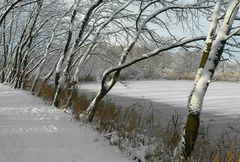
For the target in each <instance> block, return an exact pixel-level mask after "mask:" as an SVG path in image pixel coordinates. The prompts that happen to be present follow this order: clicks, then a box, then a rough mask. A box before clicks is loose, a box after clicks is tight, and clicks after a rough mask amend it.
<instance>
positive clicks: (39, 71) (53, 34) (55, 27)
mask: <svg viewBox="0 0 240 162" xmlns="http://www.w3.org/2000/svg"><path fill="white" fill-rule="evenodd" d="M61 19H62V18H60V19H59V20H58V21H57V22H56V24H55V25H54V27H53V29H52V35H51V38H50V41H49V43H48V45H47V47H46V50H45V53H44V56H43V58H42V61H41V63H40V65H39V66H38V68H37V73H36V76H35V78H34V81H33V84H32V88H31V93H32V94H33V93H34V90H35V87H36V84H37V81H38V79H39V78H40V75H41V72H42V70H43V68H44V65H45V63H46V60H47V57H48V55H49V51H50V48H51V46H52V43H53V40H54V37H55V34H56V29H57V26H58V24H59V22H60V21H61Z"/></svg>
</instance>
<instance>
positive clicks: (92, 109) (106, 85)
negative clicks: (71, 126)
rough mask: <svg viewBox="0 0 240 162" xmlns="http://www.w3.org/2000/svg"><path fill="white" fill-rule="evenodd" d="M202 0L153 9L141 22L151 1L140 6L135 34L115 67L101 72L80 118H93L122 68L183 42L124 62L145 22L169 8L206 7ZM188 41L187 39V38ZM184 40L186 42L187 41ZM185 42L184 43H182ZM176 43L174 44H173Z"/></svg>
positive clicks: (143, 28) (144, 26)
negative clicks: (97, 90)
mask: <svg viewBox="0 0 240 162" xmlns="http://www.w3.org/2000/svg"><path fill="white" fill-rule="evenodd" d="M202 3H204V2H200V3H197V4H192V5H169V6H164V7H163V8H161V9H159V10H157V11H155V12H154V13H152V14H151V15H148V16H147V17H146V18H145V19H144V20H142V22H139V20H141V15H142V13H143V12H144V10H146V9H148V7H149V6H151V4H152V3H150V4H148V5H146V6H145V7H143V6H141V7H140V8H141V11H140V12H139V16H138V18H137V20H136V32H135V35H134V36H133V39H132V40H131V41H130V43H129V44H128V45H127V46H126V47H125V49H124V51H123V53H122V54H121V58H120V60H119V63H118V65H117V66H116V67H112V68H110V69H108V70H106V71H105V72H104V74H103V77H102V83H101V89H100V90H99V92H98V93H97V95H96V96H95V98H94V99H93V100H92V102H91V104H90V105H89V107H88V108H87V110H86V111H85V112H84V113H83V114H81V117H82V118H85V119H86V120H87V121H88V122H91V121H92V120H93V117H94V115H95V113H96V111H97V104H98V103H99V102H100V101H101V99H102V98H103V97H104V96H105V95H106V94H107V93H108V92H109V91H110V90H111V89H112V87H113V86H114V85H115V83H116V82H117V81H118V77H119V75H120V72H121V70H122V69H123V68H125V67H127V66H130V65H132V64H134V63H136V62H138V61H141V60H143V59H146V58H149V57H152V56H155V55H157V54H159V53H160V52H162V51H166V50H168V49H172V48H173V47H179V46H178V44H179V43H180V44H181V43H183V42H184V41H183V42H182V41H179V42H177V43H174V44H171V45H170V46H164V47H162V48H158V49H156V50H155V51H152V53H151V52H150V53H148V54H143V55H142V56H140V57H138V58H136V59H134V60H132V61H131V62H128V63H127V64H125V62H126V60H127V57H128V55H129V53H130V51H131V50H132V48H133V47H134V45H135V44H136V43H137V41H138V39H139V37H140V35H141V34H142V32H143V30H147V29H146V24H147V23H149V22H150V21H151V20H152V19H154V18H155V17H157V16H158V15H160V14H162V13H165V12H167V11H169V10H178V9H180V10H187V9H190V10H191V9H202V8H206V6H201V4H202ZM194 40H199V38H196V39H192V41H194ZM188 41H189V40H188ZM188 41H186V42H188ZM183 44H186V43H183ZM183 44H181V45H183ZM175 45H176V46H175ZM110 74H111V75H112V76H111V77H110V78H111V79H110V81H108V82H107V78H108V77H109V76H110Z"/></svg>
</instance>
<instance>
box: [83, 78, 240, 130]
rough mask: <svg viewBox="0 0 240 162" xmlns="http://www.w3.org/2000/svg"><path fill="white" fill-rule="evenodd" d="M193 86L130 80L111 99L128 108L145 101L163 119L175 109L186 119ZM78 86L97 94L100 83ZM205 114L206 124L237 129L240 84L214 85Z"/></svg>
mask: <svg viewBox="0 0 240 162" xmlns="http://www.w3.org/2000/svg"><path fill="white" fill-rule="evenodd" d="M192 85H193V81H185V80H177V81H176V80H174V81H170V80H160V81H156V80H154V81H128V82H123V83H117V84H116V86H115V87H113V89H112V90H111V91H110V93H109V95H108V98H111V99H112V100H113V101H114V102H116V103H117V104H118V105H124V106H126V107H127V106H129V105H131V104H134V103H136V102H137V100H139V99H143V98H144V99H145V100H147V101H149V102H152V103H153V105H154V108H155V109H157V110H159V111H160V112H161V113H163V116H162V119H161V120H163V121H169V120H170V119H171V116H172V114H173V113H174V111H176V110H177V112H180V113H181V114H183V116H186V113H187V110H186V105H187V100H188V96H189V94H190V91H191V88H192ZM79 87H80V89H82V90H83V91H87V92H96V91H98V90H99V88H100V83H96V82H88V83H81V84H80V85H79ZM202 112H203V113H202V115H201V116H202V117H201V120H202V121H204V122H205V123H209V122H211V123H215V124H217V125H218V126H220V127H223V125H225V126H227V127H228V126H229V125H230V123H231V125H233V126H235V125H236V121H235V120H236V119H239V114H240V83H238V82H220V81H219V82H212V83H211V84H210V86H209V88H208V91H207V94H206V96H205V100H204V104H203V111H202ZM233 121H234V122H233ZM233 123H234V124H233ZM237 125H239V124H237ZM213 127H215V126H213Z"/></svg>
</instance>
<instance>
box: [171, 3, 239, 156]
mask: <svg viewBox="0 0 240 162" xmlns="http://www.w3.org/2000/svg"><path fill="white" fill-rule="evenodd" d="M239 3H240V2H239V0H233V1H232V2H231V4H230V6H229V8H228V10H227V12H226V14H225V17H224V20H223V22H222V24H221V27H220V29H219V31H218V32H217V36H216V39H215V40H214V41H213V45H212V48H211V51H210V54H209V57H208V60H207V62H206V65H205V67H204V69H203V71H202V73H201V75H200V78H199V80H198V82H197V83H196V87H195V89H194V91H193V93H192V96H191V99H190V102H189V107H188V109H189V113H188V118H187V122H186V125H185V128H184V130H183V133H182V138H181V141H180V143H179V146H178V149H177V150H176V151H177V153H176V154H179V155H180V157H181V158H182V159H186V160H187V159H188V158H189V157H190V155H191V152H192V150H193V147H194V144H195V142H196V139H197V134H198V127H199V123H200V122H199V120H200V113H201V110H202V105H203V100H204V96H205V94H206V91H207V88H208V86H209V84H210V81H211V79H212V77H213V75H214V72H215V70H216V67H217V65H218V63H219V62H220V59H221V56H222V53H223V50H224V46H225V44H226V40H227V39H228V35H229V33H230V31H231V27H232V24H233V22H234V19H235V17H236V15H237V11H238V9H239ZM217 5H218V4H217Z"/></svg>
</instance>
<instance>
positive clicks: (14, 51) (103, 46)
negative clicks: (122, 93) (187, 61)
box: [0, 0, 239, 159]
mask: <svg viewBox="0 0 240 162" xmlns="http://www.w3.org/2000/svg"><path fill="white" fill-rule="evenodd" d="M229 3H230V2H228V1H223V2H222V1H220V0H219V1H217V2H215V1H208V0H197V1H196V2H192V3H186V4H185V3H183V2H182V1H180V0H174V1H172V0H161V1H159V0H93V1H88V0H74V1H73V2H72V3H70V2H68V1H66V2H64V1H60V0H55V1H52V0H1V1H0V57H1V60H0V76H1V82H3V83H10V84H11V85H13V86H14V88H23V87H25V86H26V84H28V82H31V83H32V84H31V92H32V94H35V92H36V86H37V84H38V83H39V82H40V81H41V82H43V83H45V84H54V87H55V95H54V101H53V103H52V104H53V105H54V106H56V107H57V106H59V96H60V94H61V93H63V90H64V89H68V90H69V93H68V96H67V97H68V100H67V104H66V107H71V99H72V96H73V93H74V92H75V91H76V90H77V85H78V84H79V76H80V75H81V74H82V73H83V70H86V68H84V67H85V65H86V63H87V62H89V61H90V60H93V58H98V59H97V60H98V62H96V64H101V62H102V61H105V62H109V63H110V64H111V67H110V68H108V69H106V70H105V71H104V73H103V74H102V78H101V88H100V90H99V92H98V93H97V94H96V96H95V98H94V99H93V100H92V102H91V103H90V105H89V107H88V109H87V110H86V111H85V112H84V113H82V114H81V116H80V117H81V118H82V119H85V120H87V121H88V122H92V120H93V118H94V116H95V113H96V110H97V109H98V107H97V104H98V103H99V102H100V101H101V100H102V99H103V98H104V96H106V94H107V93H108V92H109V91H110V90H111V89H112V87H113V86H114V85H115V83H116V82H117V81H118V79H119V76H120V74H121V71H122V69H125V68H128V67H130V66H132V65H134V64H136V63H138V62H141V61H143V60H148V59H149V58H151V57H154V56H159V55H164V54H165V53H166V52H168V51H171V50H174V49H176V48H183V49H184V50H187V51H191V50H192V49H194V50H195V49H199V48H202V47H201V44H202V43H201V41H203V40H205V45H204V47H203V54H202V61H201V63H200V66H199V70H198V72H197V75H196V79H195V84H194V88H193V90H192V93H191V95H190V98H189V104H188V109H189V115H188V118H187V122H186V126H185V128H184V130H183V134H182V140H181V142H180V143H179V147H178V148H177V149H176V150H177V152H176V155H177V153H179V155H181V157H182V158H184V159H187V158H189V157H190V154H191V151H192V150H193V146H194V143H195V141H196V138H197V133H198V127H199V118H200V112H201V109H202V103H203V98H204V95H205V92H206V90H207V87H208V85H209V83H210V80H211V79H212V77H213V74H214V72H215V69H216V67H217V65H218V63H219V62H220V61H221V58H222V53H223V49H224V47H225V45H227V48H225V50H226V52H227V53H230V54H231V55H232V54H233V53H234V52H238V46H237V44H238V38H237V37H238V32H239V28H238V26H237V23H234V22H237V20H238V16H237V11H238V7H239V1H238V0H233V1H232V2H231V3H230V4H229ZM211 15H212V16H211ZM210 16H211V19H210V21H211V23H210V26H209V29H208V34H206V35H204V34H201V33H202V32H200V29H199V21H201V20H203V19H206V18H209V17H210ZM180 26H182V27H181V28H182V29H183V30H184V31H188V32H187V34H186V35H185V36H184V37H180V36H177V35H174V34H173V33H174V30H175V28H176V27H178V28H179V27H180ZM219 26H220V27H219ZM204 30H207V27H204ZM162 33H164V35H163V34H162ZM203 33H206V32H203ZM227 40H229V41H228V42H227ZM115 47H118V49H117V50H116V51H117V52H116V51H115V52H113V49H115ZM141 47H146V49H147V50H137V49H141ZM136 51H137V54H136ZM175 51H176V50H175ZM132 53H135V54H134V55H132ZM95 60H96V59H95ZM152 66H153V67H154V66H155V65H152Z"/></svg>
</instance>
